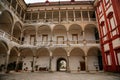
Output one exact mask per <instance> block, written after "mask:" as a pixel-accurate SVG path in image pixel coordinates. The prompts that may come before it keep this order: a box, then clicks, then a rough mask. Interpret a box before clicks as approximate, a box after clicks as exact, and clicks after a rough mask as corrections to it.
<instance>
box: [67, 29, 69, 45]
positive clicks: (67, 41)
mask: <svg viewBox="0 0 120 80" xmlns="http://www.w3.org/2000/svg"><path fill="white" fill-rule="evenodd" d="M67 44H68V45H69V31H67Z"/></svg>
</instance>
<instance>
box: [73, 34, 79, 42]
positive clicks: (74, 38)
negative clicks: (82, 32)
mask: <svg viewBox="0 0 120 80" xmlns="http://www.w3.org/2000/svg"><path fill="white" fill-rule="evenodd" d="M72 40H73V42H74V44H77V43H78V34H72Z"/></svg>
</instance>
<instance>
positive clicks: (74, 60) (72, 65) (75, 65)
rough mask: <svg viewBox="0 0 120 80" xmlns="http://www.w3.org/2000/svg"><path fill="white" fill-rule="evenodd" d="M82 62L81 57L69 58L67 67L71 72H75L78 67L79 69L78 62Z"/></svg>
mask: <svg viewBox="0 0 120 80" xmlns="http://www.w3.org/2000/svg"><path fill="white" fill-rule="evenodd" d="M81 61H84V59H83V58H82V57H81V56H70V58H69V66H70V70H71V71H77V69H78V67H80V62H81Z"/></svg>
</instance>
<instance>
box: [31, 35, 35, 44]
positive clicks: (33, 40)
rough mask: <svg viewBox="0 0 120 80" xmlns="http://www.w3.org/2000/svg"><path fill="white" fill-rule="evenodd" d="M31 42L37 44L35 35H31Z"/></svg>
mask: <svg viewBox="0 0 120 80" xmlns="http://www.w3.org/2000/svg"><path fill="white" fill-rule="evenodd" d="M30 44H31V45H35V35H30Z"/></svg>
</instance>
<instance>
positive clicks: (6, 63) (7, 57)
mask: <svg viewBox="0 0 120 80" xmlns="http://www.w3.org/2000/svg"><path fill="white" fill-rule="evenodd" d="M9 57H10V50H8V51H7V55H6V61H5V72H6V73H8V72H9V71H8V69H7V67H8V62H9Z"/></svg>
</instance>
